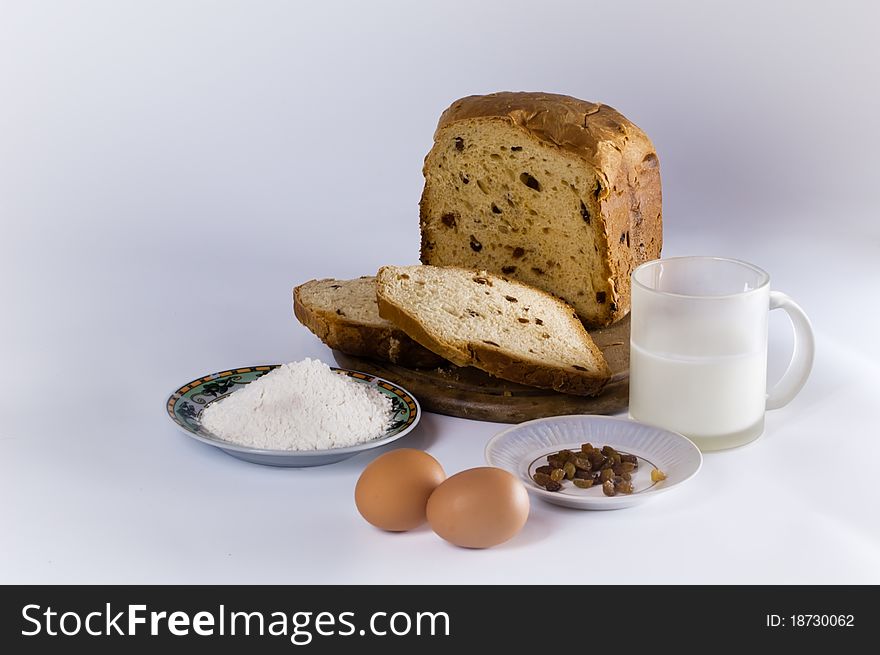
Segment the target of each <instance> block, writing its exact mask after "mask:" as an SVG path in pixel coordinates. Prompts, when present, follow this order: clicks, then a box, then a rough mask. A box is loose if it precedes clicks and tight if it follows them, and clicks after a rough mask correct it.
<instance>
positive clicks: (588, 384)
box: [376, 267, 611, 396]
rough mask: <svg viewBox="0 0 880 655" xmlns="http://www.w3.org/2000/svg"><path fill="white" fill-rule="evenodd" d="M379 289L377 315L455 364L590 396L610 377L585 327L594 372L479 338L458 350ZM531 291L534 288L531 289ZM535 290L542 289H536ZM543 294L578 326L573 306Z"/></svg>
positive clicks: (383, 268) (523, 382) (602, 358)
mask: <svg viewBox="0 0 880 655" xmlns="http://www.w3.org/2000/svg"><path fill="white" fill-rule="evenodd" d="M392 268H394V267H382V268H381V269H379V272H378V274H377V280H381V277H382V275H383V271H384V270H386V269H388V270H390V269H392ZM449 268H454V267H449ZM465 270H468V269H465ZM469 272H471V273H474V274H477V275H481V274H485V271H477V270H473V271H470V270H469ZM518 284H521V286H527V285H522V283H518ZM383 291H384V290H383V286H382V284H381V282H379V283H378V284H377V285H376V299H377V302H378V303H379V315H380V316H381V317H382V318H384V319H386V320H389V321H391V322H392V323H394V324H395V325H396V326H397V327H399V328H400V329H401V330H403V331H404V332H405V333H406V334H407V335H409V336H410V337H411V338H412V339H413V340H415V341H417V342H418V343H420V344H421V345H423V346H424V347H425V348H427V349H429V350H431V351H433V352H435V353H437V354H438V355H441V356H442V357H443V358H444V359H447V360H449V361H450V362H452V363H453V364H456V365H457V366H474V367H476V368H479V369H482V370H483V371H486V372H487V373H491V374H492V375H494V376H495V377H499V378H501V379H503V380H509V381H511V382H519V383H521V384H525V385H528V386H532V387H540V388H543V389H553V390H555V391H559V392H562V393H568V394H574V395H579V396H594V395H596V394H598V393H600V392H601V391H602V389H603V388H604V387H605V385H606V384H607V383H608V381H609V380H610V379H611V369H610V368H608V364H607V362H606V361H605V356H604V355H603V354H602V351H601V350H600V349H599V347H598V346H597V345H596V344H595V343H593V340H592V339H591V338H590V335H589V334H587V333H586V331H584V332H583V333H584V339H583V341H582V343H583V346H584V348H585V349H586V350H589V351H590V352H591V353H592V356H593V359H594V360H595V361H596V362H598V363H599V364H600V366H601V367H602V370H601V371H600V372H598V373H596V372H591V371H589V370H584V371H580V370H576V369H574V368H571V369H569V368H565V369H562V368H559V367H557V366H548V365H543V364H540V363H537V362H535V361H534V360H524V359H521V358H519V357H517V356H516V355H514V354H512V353H510V352H508V351H505V350H504V349H503V348H501V347H497V346H492V345H489V344H485V343H482V342H468V343H467V344H466V347H465V350H462V349H460V348H457V347H456V346H455V345H454V344H452V343H450V342H447V341H443V340H441V339H438V338H436V337H435V336H434V335H432V334H431V333H430V332H428V331H427V330H426V328H425V327H424V326H423V325H422V322H421V321H420V320H419V319H418V317H417V316H416V315H415V314H413V313H412V312H409V311H407V309H406V308H405V307H401V306H399V305H397V304H395V303H393V302H391V301H390V300H389V299H388V298H387V297H386V296H385V294H384V292H383ZM535 291H538V290H537V289H535ZM539 293H543V292H540V291H539ZM544 295H545V296H547V299H548V300H552V301H553V302H554V303H556V304H557V305H559V307H560V309H562V310H563V311H564V312H565V313H566V314H570V315H571V320H572V321H575V322H578V327H581V326H580V323H579V321H578V318H577V314H575V313H574V310H573V309H572V308H571V307H570V306H569V305H567V304H566V303H564V302H563V301H562V300H560V299H559V298H556V297H554V296H551V295H550V294H546V293H545V294H544Z"/></svg>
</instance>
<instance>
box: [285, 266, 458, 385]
mask: <svg viewBox="0 0 880 655" xmlns="http://www.w3.org/2000/svg"><path fill="white" fill-rule="evenodd" d="M305 284H308V282H307V283H305ZM303 286H305V285H300V286H298V287H296V288H294V290H293V313H294V315H295V316H296V318H297V320H299V322H300V323H302V324H303V325H304V326H305V327H307V328H308V329H309V330H311V331H312V332H313V333H314V334H315V336H317V337H318V338H319V339H320V340H321V341H323V342H324V343H325V344H327V346H329V347H330V348H334V349H336V350H340V351H342V352H344V353H347V354H349V355H355V356H358V357H368V358H370V359H378V360H382V361H387V362H392V363H394V364H400V365H401V366H406V367H410V368H435V367H437V366H442V365H444V364H446V363H447V362H446V361H445V360H444V359H443V358H442V357H440V356H439V355H437V354H435V353H433V352H431V351H430V350H428V349H426V348H424V347H422V346H421V345H419V344H418V343H416V342H415V341H413V340H412V339H410V338H409V337H408V336H407V335H406V334H405V333H404V332H402V331H401V330H399V329H397V328H393V327H391V328H383V327H379V326H374V325H364V324H363V323H359V322H357V321H355V320H352V319H349V318H347V317H344V316H340V315H338V314H336V313H333V312H330V311H327V310H323V309H318V308H315V307H312V306H310V305H309V304H308V303H306V302H303V298H302V291H301V288H302V287H303Z"/></svg>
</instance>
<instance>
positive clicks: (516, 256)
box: [513, 247, 526, 259]
mask: <svg viewBox="0 0 880 655" xmlns="http://www.w3.org/2000/svg"><path fill="white" fill-rule="evenodd" d="M525 254H526V251H525V250H523V249H522V248H518V247H517V248H514V249H513V258H514V259H519V258H520V257H522V256H523V255H525Z"/></svg>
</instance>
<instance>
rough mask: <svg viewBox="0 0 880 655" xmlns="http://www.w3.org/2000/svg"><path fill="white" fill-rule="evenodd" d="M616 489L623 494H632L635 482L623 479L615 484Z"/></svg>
mask: <svg viewBox="0 0 880 655" xmlns="http://www.w3.org/2000/svg"><path fill="white" fill-rule="evenodd" d="M614 489H615V491H619V492H620V493H623V494H631V493H632V492H633V483H632V482H630V481H629V480H621V481H620V482H618V483H616V484H615V485H614Z"/></svg>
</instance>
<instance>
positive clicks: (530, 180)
mask: <svg viewBox="0 0 880 655" xmlns="http://www.w3.org/2000/svg"><path fill="white" fill-rule="evenodd" d="M519 181H520V182H522V183H523V184H525V185H526V186H527V187H529V188H530V189H534V190H535V191H540V190H541V183H540V182H538V180H536V179H535V178H534V177H532V176H531V175H529V174H528V173H521V174H520V176H519Z"/></svg>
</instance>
